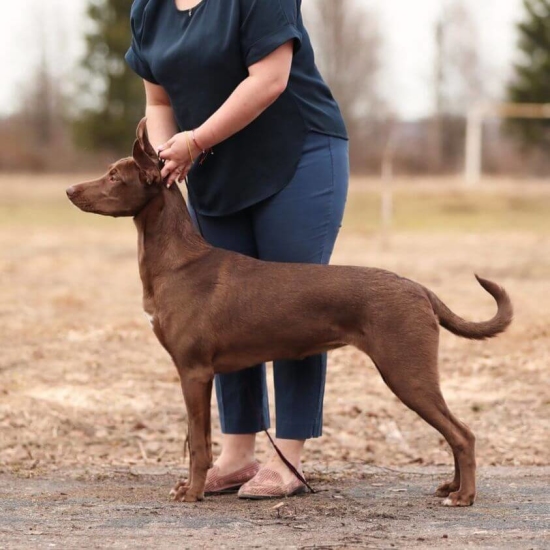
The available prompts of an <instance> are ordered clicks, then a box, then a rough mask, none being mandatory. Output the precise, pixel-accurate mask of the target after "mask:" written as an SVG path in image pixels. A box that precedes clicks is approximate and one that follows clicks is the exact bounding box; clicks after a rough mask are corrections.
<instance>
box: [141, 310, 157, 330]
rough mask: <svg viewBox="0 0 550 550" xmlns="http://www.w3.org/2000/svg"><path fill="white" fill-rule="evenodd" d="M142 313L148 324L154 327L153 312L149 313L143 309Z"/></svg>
mask: <svg viewBox="0 0 550 550" xmlns="http://www.w3.org/2000/svg"><path fill="white" fill-rule="evenodd" d="M143 315H145V318H146V319H147V321H149V325H150V326H151V329H152V330H154V329H155V315H154V313H150V312H149V311H146V310H143Z"/></svg>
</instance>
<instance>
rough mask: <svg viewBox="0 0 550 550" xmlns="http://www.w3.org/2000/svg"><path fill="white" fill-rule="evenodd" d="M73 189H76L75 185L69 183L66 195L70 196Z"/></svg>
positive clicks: (72, 193) (73, 191) (73, 192)
mask: <svg viewBox="0 0 550 550" xmlns="http://www.w3.org/2000/svg"><path fill="white" fill-rule="evenodd" d="M75 191H76V188H75V186H74V185H71V186H70V187H69V188H68V189H67V197H69V198H72V197H73V195H74V194H75Z"/></svg>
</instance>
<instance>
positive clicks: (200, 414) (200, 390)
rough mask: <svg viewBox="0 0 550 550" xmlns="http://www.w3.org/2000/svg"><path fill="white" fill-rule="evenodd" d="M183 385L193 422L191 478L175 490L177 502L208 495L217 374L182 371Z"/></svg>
mask: <svg viewBox="0 0 550 550" xmlns="http://www.w3.org/2000/svg"><path fill="white" fill-rule="evenodd" d="M180 379H181V387H182V389H183V397H184V399H185V405H186V407H187V421H188V424H189V480H188V482H187V483H179V484H178V485H176V487H175V488H174V489H173V490H172V493H171V494H172V496H173V498H174V500H176V501H185V502H196V501H197V500H202V499H203V498H204V486H205V483H206V474H207V472H208V468H210V466H211V463H212V443H211V438H210V400H211V397H212V380H213V375H212V374H211V373H210V371H209V370H208V371H207V370H200V371H199V369H191V370H190V371H185V372H182V371H181V370H180Z"/></svg>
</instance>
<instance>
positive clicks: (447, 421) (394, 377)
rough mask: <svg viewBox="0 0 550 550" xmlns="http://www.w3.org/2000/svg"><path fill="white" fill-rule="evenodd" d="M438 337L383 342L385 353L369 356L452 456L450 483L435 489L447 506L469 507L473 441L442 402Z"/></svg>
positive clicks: (473, 477)
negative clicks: (453, 468) (452, 465)
mask: <svg viewBox="0 0 550 550" xmlns="http://www.w3.org/2000/svg"><path fill="white" fill-rule="evenodd" d="M437 340H438V334H437V331H435V334H428V333H424V334H423V335H421V336H419V335H418V333H416V334H415V335H414V337H413V338H409V337H407V336H404V337H402V338H398V339H396V341H393V342H386V346H385V350H384V351H379V352H378V353H375V354H372V353H371V357H372V358H373V360H374V362H375V364H376V366H377V368H378V370H379V372H380V374H381V375H382V378H383V379H384V381H385V382H386V384H387V385H388V387H389V388H390V389H391V390H392V391H393V393H395V395H396V396H397V397H398V398H399V399H400V400H401V401H402V402H403V403H404V404H405V405H407V407H409V408H410V409H412V410H413V411H415V412H416V413H417V414H418V415H419V416H420V417H421V418H423V419H424V420H425V421H426V422H427V423H428V424H430V425H431V426H433V427H434V428H435V429H436V430H438V431H439V433H441V434H442V435H443V437H444V438H445V439H446V440H447V442H448V443H449V445H450V447H451V449H452V451H453V456H454V457H455V476H454V479H453V481H452V482H450V483H448V484H445V485H442V486H441V487H440V488H439V489H438V494H439V495H440V496H446V497H447V498H446V499H445V501H444V504H445V505H447V506H469V505H471V504H473V502H474V499H475V492H476V487H475V470H476V463H475V438H474V435H473V433H472V432H471V431H470V429H469V428H468V427H467V426H466V425H465V424H463V423H462V422H460V421H459V420H458V419H457V418H456V417H455V416H454V415H453V414H452V413H451V412H450V411H449V408H448V407H447V404H446V403H445V400H444V398H443V395H442V394H441V390H440V387H439V376H438V372H437Z"/></svg>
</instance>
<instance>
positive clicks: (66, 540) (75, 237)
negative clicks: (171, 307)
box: [0, 175, 550, 548]
mask: <svg viewBox="0 0 550 550" xmlns="http://www.w3.org/2000/svg"><path fill="white" fill-rule="evenodd" d="M73 182H74V179H73V180H71V179H70V178H67V177H64V178H55V179H52V178H43V179H41V180H40V181H38V182H34V185H32V186H29V185H27V184H26V182H25V180H24V179H22V178H15V177H7V176H1V175H0V199H1V202H2V207H1V208H0V251H1V252H0V253H1V255H0V319H1V321H2V331H0V347H1V350H2V351H1V355H0V498H2V499H3V504H2V508H1V509H0V548H2V547H5V548H12V547H14V548H15V547H29V546H31V547H37V548H39V547H40V548H42V547H44V548H46V547H48V546H52V545H58V546H63V547H77V546H78V547H81V548H84V547H86V548H87V547H90V548H92V547H94V544H99V543H97V542H94V541H97V539H98V537H99V536H105V537H107V538H106V539H105V540H106V541H109V542H108V545H109V546H110V547H120V548H126V547H136V546H141V547H147V546H148V544H147V543H146V541H153V540H154V541H155V545H158V546H159V547H166V548H168V547H170V545H171V544H172V543H174V544H175V543H176V542H177V543H178V545H180V546H181V545H182V544H183V545H185V546H187V545H189V546H201V545H202V546H204V547H208V546H209V545H216V546H221V545H222V543H223V544H225V545H226V546H227V547H233V546H237V545H238V544H239V542H238V541H239V540H240V539H239V538H238V536H237V535H238V534H239V533H241V534H242V533H243V532H244V531H246V533H247V537H249V538H248V539H247V541H248V542H247V544H248V545H249V546H254V540H253V538H250V537H253V536H255V534H257V535H258V537H260V534H261V533H263V535H261V536H263V537H264V538H263V539H258V540H263V541H264V542H266V541H271V546H275V547H282V546H293V545H294V546H301V547H305V546H308V545H310V546H313V545H317V546H322V545H323V544H324V545H328V546H341V547H344V546H345V547H353V546H354V545H355V546H358V547H363V546H366V547H368V546H369V545H372V547H376V548H379V547H383V548H386V547H388V548H389V547H391V544H394V545H395V547H412V546H418V547H422V546H428V545H429V546H432V547H434V545H435V546H436V547H439V546H441V547H442V548H444V547H447V546H449V547H450V546H451V544H452V542H453V540H454V541H455V543H456V541H457V540H460V541H461V542H462V543H464V544H466V542H468V543H470V544H473V545H474V546H475V547H479V548H482V547H487V548H493V547H495V548H497V547H500V548H503V547H506V548H515V547H517V548H531V547H532V548H539V547H540V548H542V547H543V545H542V543H541V542H540V541H541V540H542V539H541V533H542V531H540V530H539V528H538V527H537V526H538V525H539V523H537V522H540V521H542V519H541V518H542V517H543V512H544V510H545V512H544V513H546V514H548V508H547V506H548V500H547V496H546V495H547V488H548V481H549V477H548V469H547V468H544V466H547V465H548V464H549V462H550V460H549V453H548V449H549V448H550V436H549V423H548V411H549V405H550V387H549V384H548V370H549V366H550V338H549V328H548V327H549V326H550V323H549V322H550V292H549V290H550V285H549V282H550V231H549V230H548V226H547V225H545V223H546V222H545V219H547V218H548V210H546V214H544V213H541V212H540V205H541V204H547V203H548V197H549V190H548V186H543V185H535V186H532V187H529V192H525V188H520V187H519V186H518V187H514V188H513V190H512V191H510V190H509V189H508V187H507V188H506V190H505V191H503V192H502V193H500V192H497V195H498V196H499V201H500V198H501V195H502V196H505V198H506V197H508V198H506V201H504V202H502V204H509V205H512V206H513V208H512V209H511V210H510V211H508V210H506V211H504V210H503V211H502V212H500V210H499V213H498V214H499V216H496V215H495V216H494V218H492V221H491V223H490V224H487V223H485V221H486V220H483V223H484V225H483V228H482V230H481V229H480V230H479V231H478V230H477V229H475V228H477V227H478V226H476V225H475V223H477V222H476V220H475V219H474V218H471V219H470V217H471V216H470V214H472V213H471V211H470V210H468V209H470V208H471V207H472V206H471V200H473V199H471V197H470V198H469V199H468V200H469V201H470V202H469V203H468V209H466V210H465V207H464V201H463V200H462V198H461V195H460V193H457V191H456V189H455V188H454V187H449V189H448V191H446V189H447V188H445V187H443V188H442V189H443V190H441V189H439V190H438V191H437V192H438V193H439V194H443V195H444V204H443V206H442V207H441V208H442V210H441V211H438V212H437V215H435V214H434V211H433V209H435V208H437V207H438V206H437V204H432V203H429V205H430V208H426V209H425V210H419V211H418V213H417V217H418V218H419V219H421V221H422V224H424V225H422V227H420V228H419V229H418V230H415V231H410V230H408V231H404V230H403V228H401V227H400V226H399V223H400V221H399V218H398V219H397V221H396V226H397V227H396V229H397V230H396V232H395V233H394V234H393V235H392V236H391V237H390V239H389V241H388V242H386V243H385V245H382V244H381V241H380V239H379V238H378V235H377V234H376V233H374V232H373V231H372V222H371V220H367V219H365V223H364V224H363V223H362V216H366V214H365V213H364V212H363V210H360V209H359V208H358V207H357V205H360V204H364V203H366V202H369V201H370V202H372V201H374V200H375V199H376V194H375V193H373V192H372V189H370V188H369V187H368V186H367V187H364V186H363V185H360V184H357V185H356V186H355V187H354V189H353V191H352V195H351V201H350V205H351V206H350V210H349V212H351V213H349V214H348V218H347V219H346V223H345V225H344V228H343V231H342V235H341V238H340V241H339V243H338V246H337V249H336V251H335V254H334V258H333V263H338V264H344V263H345V264H355V265H374V266H378V267H384V268H387V269H390V270H392V271H396V272H398V273H399V274H401V275H404V276H407V277H411V278H413V279H415V280H417V281H419V282H421V283H422V284H424V285H426V286H429V287H430V288H431V289H433V290H434V291H436V292H437V293H438V295H439V296H440V297H441V298H442V299H443V300H445V301H446V303H447V304H448V305H449V306H450V307H451V308H452V309H454V310H455V311H456V312H457V313H459V314H461V315H463V316H465V317H467V318H469V319H473V320H481V319H485V318H488V317H490V316H491V315H492V314H493V312H494V303H493V302H492V300H491V299H490V297H489V296H488V295H487V294H486V293H484V291H483V290H482V289H481V288H480V287H479V286H478V285H477V283H476V281H475V279H474V278H473V275H472V273H473V271H476V272H477V273H479V274H480V275H483V276H484V277H487V278H494V279H495V280H497V281H498V282H499V283H501V284H503V285H504V286H505V287H506V288H507V289H508V291H509V292H510V294H511V296H512V299H513V301H514V304H515V308H516V319H515V322H514V325H513V326H512V328H511V329H510V331H509V332H508V333H506V334H505V335H503V336H501V337H499V338H497V339H495V340H493V341H490V342H469V341H465V340H460V339H459V338H456V337H454V336H452V335H449V334H447V333H445V332H442V337H441V349H440V371H441V380H442V387H443V392H444V395H445V397H446V399H447V401H448V403H449V406H450V408H451V409H452V410H453V411H454V412H455V413H456V415H457V416H458V417H459V418H461V419H462V420H463V421H465V422H466V423H468V424H469V425H470V426H471V428H472V429H473V431H474V432H475V433H476V435H477V455H478V464H479V465H480V466H481V467H482V472H485V473H484V474H482V482H481V490H480V498H479V502H478V505H477V506H475V507H474V508H472V509H471V510H468V511H462V510H460V511H455V510H453V511H448V510H442V509H440V508H439V506H438V505H437V501H436V500H435V499H432V498H431V497H429V496H428V493H429V492H430V491H431V490H433V488H435V486H436V485H437V483H438V482H439V481H440V478H441V477H442V476H443V477H445V476H444V475H443V473H444V472H445V473H447V472H449V471H450V470H451V465H452V459H451V457H450V454H449V451H448V449H447V446H446V444H445V443H444V441H443V440H442V438H441V437H440V436H439V434H437V433H436V432H434V430H433V429H431V428H430V427H428V426H427V425H426V424H425V423H424V422H422V421H421V420H420V419H419V418H417V417H416V416H415V415H414V414H413V413H412V412H410V411H409V410H408V409H406V408H405V407H404V406H403V405H402V404H401V403H400V402H399V401H398V400H397V399H396V398H395V397H394V396H393V395H392V394H391V393H390V391H389V390H388V389H387V388H386V386H385V385H384V384H383V382H382V381H381V380H380V377H379V376H378V374H377V373H376V371H375V369H374V367H373V366H372V364H371V362H370V360H368V359H367V358H366V357H364V356H362V354H361V353H360V352H358V351H356V350H354V349H347V348H346V349H343V350H338V351H335V352H333V353H332V354H331V357H330V367H329V374H328V381H327V388H326V397H325V428H324V436H323V438H321V439H319V440H314V441H311V442H309V444H308V446H307V452H306V457H305V472H306V475H308V474H309V475H310V476H312V479H313V480H314V481H315V484H316V486H317V487H318V488H319V487H320V488H322V487H325V488H327V491H326V492H322V493H320V494H319V495H316V496H310V497H305V498H302V499H299V500H298V501H289V502H288V503H285V505H284V506H283V507H282V508H280V509H278V510H274V509H273V508H272V506H273V503H270V504H261V505H250V504H244V503H239V502H238V501H236V500H234V499H231V498H230V497H227V498H226V497H224V498H223V499H220V500H219V501H217V502H215V501H214V500H209V501H208V502H207V503H204V504H202V505H197V506H191V507H188V508H184V509H181V510H180V509H179V508H177V507H174V506H175V505H171V504H167V503H166V502H165V498H164V497H165V494H166V491H167V489H169V487H170V486H171V484H172V483H173V480H174V478H175V477H177V476H178V475H183V474H184V471H185V470H184V462H183V459H182V447H183V440H184V437H185V429H186V427H185V419H186V416H185V409H184V406H183V402H182V398H181V395H180V389H179V384H178V380H177V376H176V373H175V369H174V367H173V366H172V365H171V363H170V361H169V359H168V357H167V356H166V355H165V353H164V352H163V350H162V349H161V348H160V346H159V344H158V343H157V342H156V340H155V338H154V336H153V335H152V334H151V332H150V329H149V328H148V324H147V322H146V320H145V318H144V317H143V313H142V310H141V297H140V294H141V289H140V282H139V278H138V274H137V264H136V253H135V234H134V229H133V225H132V223H131V221H129V220H110V219H104V218H99V217H93V216H90V215H84V214H80V213H77V212H76V211H73V209H72V207H71V206H70V205H69V204H68V201H66V199H65V198H64V197H63V189H64V188H65V186H67V185H68V184H69V183H73ZM428 193H431V192H429V191H428ZM492 193H493V191H492ZM430 196H431V195H430ZM490 196H491V195H490ZM490 196H489V199H488V198H487V196H485V195H483V194H481V195H479V196H477V195H476V197H477V198H476V199H475V200H478V202H479V201H481V200H483V201H489V200H490ZM518 201H519V202H518ZM402 203H403V205H405V203H407V199H406V197H405V199H403V201H402ZM400 204H401V203H398V204H397V206H398V207H399V205H400ZM427 204H428V203H427ZM472 204H473V203H472ZM492 204H493V208H495V207H494V204H495V203H494V202H493V203H492ZM498 204H501V202H498ZM353 205H355V206H353ZM518 205H519V206H518ZM498 208H499V209H500V206H499V207H498ZM503 208H504V207H503ZM531 208H532V210H530V209H531ZM537 209H538V210H537ZM537 212H538V213H537ZM474 213H475V215H476V216H479V212H477V211H476V212H474ZM397 214H399V212H398V213H397ZM443 214H444V215H445V217H443V218H442V216H443ZM500 214H502V216H501V215H500ZM516 215H517V217H515V216H516ZM453 216H458V217H459V218H460V220H462V219H465V220H466V222H467V221H468V220H470V222H472V223H473V224H474V225H473V226H472V225H471V224H470V223H469V222H468V223H466V222H464V227H466V228H469V227H474V229H475V230H472V229H469V230H463V231H461V230H457V229H456V226H457V225H459V224H457V220H456V219H455V220H454V221H455V223H454V225H453V223H452V220H453V219H454V218H453ZM472 216H473V214H472ZM537 216H538V217H537ZM545 217H546V218H545ZM441 219H450V220H451V222H450V226H451V227H452V229H451V230H449V228H448V227H446V226H442V225H441V223H442V222H441ZM534 219H536V220H539V222H540V223H539V222H537V224H533V223H532V221H533V220H534ZM520 220H521V222H520ZM516 221H517V223H516ZM474 222H475V223H474ZM403 223H404V222H403ZM415 223H416V222H415ZM443 223H444V222H443ZM461 223H462V222H461ZM430 224H431V225H430ZM407 227H408V226H407ZM415 227H416V226H415ZM213 414H214V419H215V420H214V440H215V446H214V452H216V451H217V450H218V449H219V447H218V445H217V442H218V441H219V427H218V420H217V412H216V408H215V404H213ZM268 452H269V447H268V443H267V441H266V439H265V438H264V437H263V436H262V437H260V438H259V444H258V457H259V458H260V459H263V458H265V456H266V454H267V453H268ZM503 466H504V467H507V468H505V469H502V467H503ZM434 467H435V468H436V470H433V468H434ZM495 467H497V468H496V469H495ZM520 467H521V468H520ZM381 468H390V469H391V470H390V471H388V470H382V469H381ZM411 468H412V469H411ZM483 468H484V469H483ZM522 468H527V469H522ZM395 469H398V470H399V471H401V470H402V469H405V470H404V471H406V472H407V473H406V474H399V473H396V472H395V471H394V470H395ZM434 471H437V472H438V473H439V475H434V474H433V472H434ZM544 484H546V490H542V489H541V487H543V486H544ZM396 487H397V489H396ZM493 487H498V490H494V488H493ZM337 491H341V493H338V492H337ZM401 493H404V494H401ZM405 495H406V498H405ZM518 495H519V496H518ZM529 495H531V497H530V496H529ZM340 496H342V498H340ZM495 499H496V500H495ZM529 499H531V502H529ZM544 499H546V500H544ZM295 502H296V503H295ZM545 507H546V508H545ZM516 508H517V510H519V512H514V510H515V509H516ZM176 510H177V512H176ZM418 510H422V511H421V512H418ZM285 514H286V515H285ZM518 514H519V515H520V516H521V517H519V518H518V517H516V516H517V515H518ZM541 514H542V515H541ZM302 516H303V517H302ZM386 516H387V517H386ZM512 517H513V518H514V519H512ZM457 518H461V519H460V520H457ZM491 518H492V519H491ZM521 518H527V519H526V521H527V520H529V521H531V520H532V522H531V524H530V527H529V529H527V530H526V531H525V532H524V531H522V529H523V528H524V527H525V525H524V526H523V527H522V526H521V525H520V524H519V523H517V524H516V523H514V522H520V521H523V520H522V519H521ZM529 518H531V519H529ZM455 520H456V521H457V525H456V526H455V524H454V522H455ZM493 520H494V522H493ZM88 521H90V522H91V523H90V526H88V527H86V523H87V522H88ZM546 521H548V516H547V517H546ZM201 522H202V523H201ZM338 522H341V523H342V525H339V523H338ZM491 522H493V523H491ZM430 525H431V526H432V527H433V530H432V531H429V526H430ZM510 525H512V527H509V526H510ZM102 526H103V527H102ZM109 526H111V527H109ZM346 526H351V527H350V529H349V530H348V529H347V527H346ZM30 527H32V528H33V530H34V534H32V535H31V534H30V533H29V532H28V531H29V529H30ZM134 527H135V529H136V530H134ZM145 527H147V529H145ZM454 527H457V528H459V532H456V530H454V531H453V529H454ZM531 528H532V529H531ZM86 529H88V530H89V533H88V534H86ZM102 529H103V531H102ZM143 529H145V531H143ZM502 530H504V531H505V532H506V538H505V539H502V541H504V542H505V544H502V545H500V546H499V543H498V540H500V539H492V538H491V536H492V535H491V534H494V533H495V532H496V531H499V532H501V531H502ZM515 530H517V533H516V534H517V536H522V537H524V538H522V539H518V540H516V539H514V536H515V535H514V532H515ZM530 530H532V531H533V532H532V533H530ZM428 531H429V532H428ZM504 531H502V532H504ZM38 532H40V533H42V534H41V535H38V534H37V533H38ZM477 532H479V533H478V534H476V533H477ZM361 533H362V534H361ZM216 534H217V535H219V537H220V538H219V539H214V538H213V537H214V535H216ZM233 535H235V536H234V537H233ZM401 535H403V536H405V537H407V540H406V544H405V541H400V539H399V537H400V536H401ZM443 535H448V538H445V539H444V538H443ZM473 535H475V537H473ZM159 536H161V539H159V538H158V537H159ZM457 536H458V537H459V538H458V539H456V538H453V537H457ZM503 536H504V535H503ZM71 537H72V538H71ZM142 537H144V538H142ZM147 537H149V538H147ZM165 537H166V538H165ZM179 537H184V538H185V537H189V538H190V540H189V541H188V540H185V541H183V539H182V538H179ZM274 537H277V538H274ZM278 537H280V538H278ZM293 537H294V538H293ZM354 537H355V538H354ZM438 537H439V538H438ZM460 537H462V538H460ZM472 537H473V538H472ZM531 537H534V539H532V538H531ZM136 541H138V542H139V544H137V543H136ZM214 541H216V542H215V544H214ZM308 541H309V542H308ZM524 543H525V545H523V544H524ZM2 545H4V546H2ZM102 545H104V544H103V543H102ZM262 545H263V544H261V543H259V544H258V545H257V546H262ZM514 545H515V546H514ZM547 545H550V542H547ZM453 546H455V544H453Z"/></svg>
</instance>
